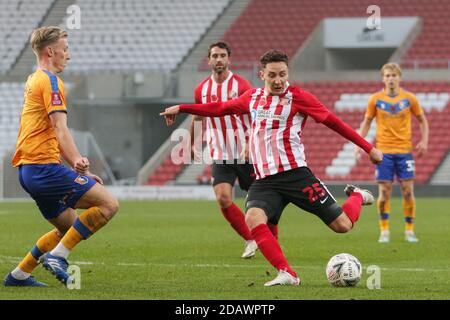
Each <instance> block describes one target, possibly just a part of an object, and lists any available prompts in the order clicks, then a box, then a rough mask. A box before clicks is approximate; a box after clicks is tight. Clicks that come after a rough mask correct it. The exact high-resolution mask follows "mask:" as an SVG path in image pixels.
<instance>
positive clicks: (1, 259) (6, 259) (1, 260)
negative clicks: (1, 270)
mask: <svg viewBox="0 0 450 320" xmlns="http://www.w3.org/2000/svg"><path fill="white" fill-rule="evenodd" d="M21 260H22V258H20V257H11V256H1V255H0V264H5V263H17V262H20V261H21ZM71 264H75V265H106V263H104V262H93V261H71ZM113 265H116V266H121V267H173V268H177V267H189V268H252V269H253V268H261V267H262V266H261V265H246V264H209V263H206V264H187V263H182V264H170V263H152V262H149V263H142V262H139V263H138V262H118V263H115V264H113ZM292 268H295V269H299V270H301V269H312V270H316V269H322V267H319V266H301V265H296V266H292ZM363 269H366V268H364V267H363ZM380 269H381V270H382V271H406V272H450V269H425V268H380Z"/></svg>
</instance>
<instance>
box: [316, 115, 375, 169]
mask: <svg viewBox="0 0 450 320" xmlns="http://www.w3.org/2000/svg"><path fill="white" fill-rule="evenodd" d="M323 124H324V125H326V126H327V127H329V128H330V129H332V130H334V131H336V132H337V133H339V134H340V135H341V136H343V137H344V138H346V139H347V140H349V141H351V142H353V143H354V144H356V145H357V146H358V147H360V148H361V149H363V150H364V151H365V152H366V153H367V154H368V155H369V157H370V161H372V163H374V164H378V163H380V162H381V161H382V160H383V153H382V152H381V151H380V150H378V149H376V148H375V147H374V146H372V144H370V143H369V142H368V141H367V140H365V139H364V138H362V137H361V136H360V135H359V134H358V133H357V132H356V131H355V130H354V129H353V128H352V127H350V126H349V125H348V124H346V123H345V122H344V121H342V120H341V119H339V118H338V117H336V116H335V115H334V114H332V113H330V114H329V115H328V116H327V118H326V119H325V120H324V121H323Z"/></svg>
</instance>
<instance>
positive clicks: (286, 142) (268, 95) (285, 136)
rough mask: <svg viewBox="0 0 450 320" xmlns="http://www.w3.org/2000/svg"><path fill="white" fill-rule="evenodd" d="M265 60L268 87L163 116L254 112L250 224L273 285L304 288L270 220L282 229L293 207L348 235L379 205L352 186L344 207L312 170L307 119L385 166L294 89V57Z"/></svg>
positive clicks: (305, 94)
mask: <svg viewBox="0 0 450 320" xmlns="http://www.w3.org/2000/svg"><path fill="white" fill-rule="evenodd" d="M260 62H261V66H262V70H261V71H260V77H261V79H262V80H263V81H264V88H259V89H251V90H248V91H247V92H246V93H245V94H243V95H242V96H240V97H239V98H237V99H235V100H232V101H228V102H224V103H218V102H217V103H209V104H206V105H201V104H196V105H178V106H173V107H170V108H167V109H166V110H165V111H164V112H162V113H161V115H163V116H165V118H166V123H167V124H168V125H172V124H173V122H174V121H175V116H176V114H178V113H179V112H186V113H192V114H198V115H203V116H219V115H225V114H248V113H250V114H251V116H252V132H251V142H250V152H251V157H252V161H253V165H254V167H255V173H256V175H257V180H256V181H255V182H254V183H253V184H252V185H251V187H250V190H249V193H248V196H247V202H246V208H247V212H246V222H247V225H248V226H249V228H250V230H251V234H252V236H253V238H254V239H255V240H256V242H257V244H258V247H259V249H260V250H261V252H262V254H263V255H264V257H265V258H266V259H267V260H268V261H269V262H270V264H272V266H274V267H275V268H276V269H277V270H278V276H277V277H276V278H275V279H274V280H272V281H269V282H267V283H266V284H265V285H266V286H273V285H298V284H300V279H299V277H298V276H297V274H296V272H295V271H294V270H293V269H292V268H291V267H290V265H289V264H288V262H287V260H286V258H285V256H284V254H283V252H282V250H281V247H280V245H279V243H278V240H277V239H276V238H275V237H274V236H273V234H272V233H271V232H270V230H269V228H268V226H267V223H268V222H269V223H272V224H277V223H278V221H279V219H280V217H281V214H282V211H283V210H284V208H285V207H286V206H287V205H288V204H289V203H293V204H295V205H296V206H298V207H299V208H302V209H304V210H306V211H308V212H311V213H313V214H315V215H317V216H318V217H319V218H320V219H321V220H322V221H323V222H324V223H325V224H326V225H327V226H328V227H330V228H331V229H332V230H333V231H335V232H339V233H343V232H347V231H349V230H351V229H352V228H353V226H354V223H355V222H356V221H357V220H358V218H359V215H360V212H361V206H362V205H365V204H371V203H372V202H373V201H374V199H373V196H372V194H371V193H370V192H369V191H367V190H362V189H360V188H357V187H355V186H351V185H348V186H347V187H346V189H345V191H346V193H347V195H348V196H349V198H348V199H347V201H346V202H345V203H344V204H343V205H342V207H341V206H339V204H337V203H336V201H335V199H334V198H333V196H332V195H331V194H330V192H329V191H328V189H327V188H326V186H325V185H324V184H323V183H322V182H321V181H320V180H319V179H317V178H316V177H315V176H314V174H313V173H312V172H311V170H310V169H309V168H308V167H307V164H306V158H305V154H304V147H303V143H302V141H301V135H302V131H303V128H304V126H305V121H306V119H307V117H312V118H313V119H314V120H315V121H317V122H321V123H323V124H324V125H326V126H327V127H329V128H331V129H332V130H334V131H336V132H338V133H339V134H340V135H342V136H343V137H345V138H346V139H348V140H350V141H352V142H353V143H355V144H357V145H358V146H360V147H361V148H362V149H363V150H364V151H365V152H367V153H368V154H369V157H370V159H371V161H372V162H373V163H379V162H381V160H382V157H383V154H382V153H381V152H380V151H379V150H378V149H376V148H374V147H373V146H372V145H371V144H370V143H368V142H367V141H366V140H364V139H363V138H362V137H361V136H360V135H358V134H357V133H356V132H355V131H354V130H353V129H352V128H351V127H350V126H348V125H347V124H345V123H344V122H342V120H340V119H339V118H337V117H336V116H335V115H333V114H332V113H331V112H330V111H329V110H328V109H326V108H325V107H324V106H323V104H322V103H321V102H320V101H319V100H318V99H317V98H316V97H315V96H313V95H312V94H310V93H308V92H306V91H304V90H302V89H301V88H298V87H295V86H291V85H289V83H288V82H287V80H288V76H289V68H288V57H287V55H286V54H285V53H284V52H282V51H278V50H271V51H269V52H267V53H265V54H264V55H263V56H262V57H261V60H260ZM324 147H326V146H324Z"/></svg>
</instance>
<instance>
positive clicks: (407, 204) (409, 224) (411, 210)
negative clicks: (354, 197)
mask: <svg viewBox="0 0 450 320" xmlns="http://www.w3.org/2000/svg"><path fill="white" fill-rule="evenodd" d="M402 204H403V213H404V214H405V231H414V218H415V217H416V199H410V200H405V199H403V202H402Z"/></svg>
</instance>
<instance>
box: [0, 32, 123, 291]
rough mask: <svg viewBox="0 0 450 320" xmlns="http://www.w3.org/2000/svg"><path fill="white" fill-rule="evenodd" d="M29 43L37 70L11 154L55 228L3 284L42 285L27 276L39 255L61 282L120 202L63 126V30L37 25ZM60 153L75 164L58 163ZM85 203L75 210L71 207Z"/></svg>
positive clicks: (66, 54)
mask: <svg viewBox="0 0 450 320" xmlns="http://www.w3.org/2000/svg"><path fill="white" fill-rule="evenodd" d="M30 42H31V46H32V48H33V51H34V53H35V54H36V57H37V66H38V68H37V70H36V72H34V73H33V74H31V75H30V76H29V77H28V80H27V83H26V87H25V92H24V104H23V109H22V116H21V120H20V129H19V136H18V139H17V145H16V152H15V154H14V157H13V159H12V164H13V166H14V167H17V168H18V169H19V180H20V184H21V185H22V187H23V188H24V189H25V191H26V192H27V193H29V194H30V196H31V197H32V198H33V200H34V201H35V202H36V204H37V206H38V207H39V210H40V211H41V213H42V215H43V217H44V218H45V219H46V220H47V221H48V222H49V223H50V224H51V225H53V227H54V229H53V230H51V231H49V232H48V233H46V234H44V235H43V236H42V237H41V238H39V240H38V241H37V243H36V245H35V246H34V247H33V248H32V249H31V251H30V252H29V253H28V254H27V255H26V256H25V258H24V259H23V260H22V261H21V262H20V263H19V265H18V266H17V267H16V268H15V269H14V270H13V271H12V272H10V273H9V274H8V275H7V276H6V278H5V280H4V285H5V286H41V287H42V286H46V284H45V283H42V282H39V281H37V280H36V279H34V278H33V277H32V276H31V273H32V272H33V270H34V269H35V268H36V267H37V265H38V264H39V262H40V261H42V263H43V267H44V268H45V269H47V270H49V271H50V272H51V273H52V274H53V275H54V276H55V277H56V278H57V279H58V280H59V281H61V282H62V283H63V284H66V285H67V284H70V283H71V281H72V279H71V277H70V276H69V274H68V273H67V268H68V263H67V260H66V259H67V257H68V256H69V254H70V252H71V251H72V250H73V249H74V247H75V246H76V245H77V244H78V243H79V242H80V241H81V240H83V239H87V238H88V237H89V236H91V235H92V234H93V233H95V232H97V231H98V230H99V229H100V228H102V227H103V226H104V225H106V224H107V223H108V221H109V220H111V219H112V217H113V216H114V215H115V214H116V212H117V210H118V208H119V204H118V202H117V200H116V198H114V196H112V195H111V194H110V193H109V192H108V191H107V190H106V188H105V187H104V186H103V185H102V184H103V181H102V179H101V178H100V177H98V176H96V175H94V174H92V173H91V172H90V171H89V161H88V159H87V158H85V157H83V156H81V155H80V153H79V151H78V149H77V147H76V145H75V142H74V140H73V138H72V135H71V134H70V131H69V128H68V127H67V106H66V98H65V95H64V83H63V81H62V80H61V79H60V78H59V77H58V76H57V74H58V73H60V72H62V71H63V70H64V68H65V67H66V63H67V61H68V60H70V53H69V46H68V40H67V33H66V31H64V30H62V29H61V28H59V27H41V28H39V29H36V30H34V31H33V33H32V35H31V40H30ZM60 156H62V157H63V158H64V160H66V162H67V163H68V164H69V165H70V166H71V167H72V168H73V169H70V168H67V167H66V166H64V165H62V164H61V159H60ZM78 208H80V209H87V210H85V211H84V212H83V213H81V214H80V215H77V213H76V210H75V209H78Z"/></svg>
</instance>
